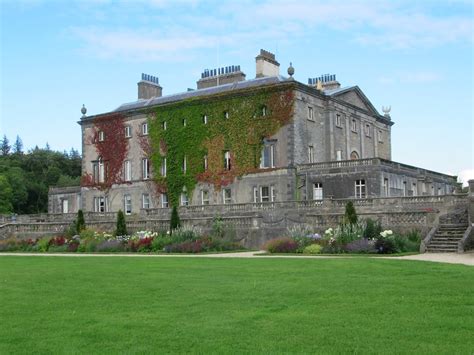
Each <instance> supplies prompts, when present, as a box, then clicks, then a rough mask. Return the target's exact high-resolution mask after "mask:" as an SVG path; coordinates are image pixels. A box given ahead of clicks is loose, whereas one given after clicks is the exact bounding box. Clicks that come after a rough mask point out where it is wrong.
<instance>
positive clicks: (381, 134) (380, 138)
mask: <svg viewBox="0 0 474 355" xmlns="http://www.w3.org/2000/svg"><path fill="white" fill-rule="evenodd" d="M378 136H379V143H383V133H382V130H381V129H379V134H378Z"/></svg>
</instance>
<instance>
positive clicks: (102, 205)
mask: <svg viewBox="0 0 474 355" xmlns="http://www.w3.org/2000/svg"><path fill="white" fill-rule="evenodd" d="M108 209H109V208H108V201H107V198H106V197H104V196H99V197H94V212H107V211H108Z"/></svg>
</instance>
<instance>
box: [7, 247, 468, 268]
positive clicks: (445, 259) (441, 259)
mask: <svg viewBox="0 0 474 355" xmlns="http://www.w3.org/2000/svg"><path fill="white" fill-rule="evenodd" d="M261 253H264V252H263V251H246V252H237V253H222V254H137V253H134V254H83V253H0V256H67V257H133V258H137V257H138V258H299V259H302V258H312V259H336V258H351V256H339V255H334V256H332V255H320V256H317V255H308V256H297V255H268V256H264V257H262V256H258V254H261ZM369 258H370V257H369ZM374 258H378V259H390V260H421V261H433V262H438V263H449V264H464V265H471V266H474V253H473V252H470V253H464V254H458V253H425V254H417V255H405V256H386V257H385V256H377V257H374Z"/></svg>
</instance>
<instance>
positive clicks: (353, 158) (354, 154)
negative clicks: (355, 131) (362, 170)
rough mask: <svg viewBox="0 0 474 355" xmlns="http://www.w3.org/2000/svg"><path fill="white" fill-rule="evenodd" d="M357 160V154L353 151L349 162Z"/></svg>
mask: <svg viewBox="0 0 474 355" xmlns="http://www.w3.org/2000/svg"><path fill="white" fill-rule="evenodd" d="M357 159H359V153H357V152H356V151H355V150H354V151H352V153H351V160H357Z"/></svg>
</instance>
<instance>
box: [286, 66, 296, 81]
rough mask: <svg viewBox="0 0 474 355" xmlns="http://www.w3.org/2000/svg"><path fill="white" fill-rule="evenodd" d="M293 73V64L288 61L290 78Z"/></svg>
mask: <svg viewBox="0 0 474 355" xmlns="http://www.w3.org/2000/svg"><path fill="white" fill-rule="evenodd" d="M293 74H295V68H293V64H292V63H291V62H290V66H289V67H288V75H289V76H290V79H293Z"/></svg>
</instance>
